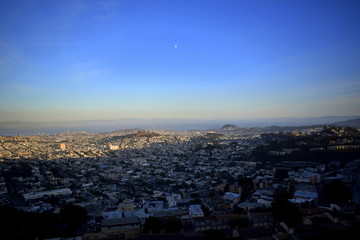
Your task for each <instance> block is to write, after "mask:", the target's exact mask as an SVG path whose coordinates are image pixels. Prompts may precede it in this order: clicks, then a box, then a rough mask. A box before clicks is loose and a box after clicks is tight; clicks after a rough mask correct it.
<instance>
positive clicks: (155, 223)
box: [144, 216, 161, 233]
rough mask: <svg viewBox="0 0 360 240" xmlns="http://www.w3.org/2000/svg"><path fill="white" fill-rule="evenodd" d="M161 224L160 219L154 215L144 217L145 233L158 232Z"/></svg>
mask: <svg viewBox="0 0 360 240" xmlns="http://www.w3.org/2000/svg"><path fill="white" fill-rule="evenodd" d="M160 230H161V225H160V221H159V219H158V218H156V217H152V216H151V217H149V218H148V219H146V221H145V224H144V232H145V233H160Z"/></svg>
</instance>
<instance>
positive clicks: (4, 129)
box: [0, 116, 360, 136]
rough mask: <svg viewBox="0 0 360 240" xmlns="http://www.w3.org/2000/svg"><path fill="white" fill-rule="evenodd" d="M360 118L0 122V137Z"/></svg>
mask: <svg viewBox="0 0 360 240" xmlns="http://www.w3.org/2000/svg"><path fill="white" fill-rule="evenodd" d="M355 118H356V119H357V118H360V116H324V117H319V118H270V119H217V120H214V119H116V120H88V121H64V122H21V121H20V122H0V136H1V135H2V136H14V135H18V134H20V135H38V134H48V135H52V134H58V133H65V132H69V131H70V132H89V133H90V132H94V133H101V132H111V131H116V130H124V129H152V130H161V129H162V130H171V131H187V130H212V129H220V128H222V127H223V126H224V125H225V124H233V125H236V126H238V127H242V128H248V127H270V126H280V127H287V126H289V127H296V126H313V125H325V124H333V123H334V122H340V121H345V120H350V119H355Z"/></svg>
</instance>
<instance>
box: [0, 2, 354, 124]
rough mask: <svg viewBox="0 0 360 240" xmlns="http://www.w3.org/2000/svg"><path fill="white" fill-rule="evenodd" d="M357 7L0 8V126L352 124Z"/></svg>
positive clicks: (163, 5) (170, 5)
mask: <svg viewBox="0 0 360 240" xmlns="http://www.w3.org/2000/svg"><path fill="white" fill-rule="evenodd" d="M359 13H360V1H357V0H354V1H350V0H336V1H332V0H323V1H320V0H218V1H211V0H203V1H199V0H189V1H187V0H177V1H170V0H163V1H157V0H142V1H140V0H118V1H116V0H79V1H77V0H61V1H60V0H58V1H55V0H54V1H49V0H43V1H41V0H38V1H37V0H0V121H12V120H18V121H58V120H60V121H62V120H91V119H120V118H145V119H147V118H166V119H172V118H186V119H192V118H194V119H195V118H197V119H224V118H231V119H242V118H265V117H266V118H268V117H317V116H326V115H360V14H359Z"/></svg>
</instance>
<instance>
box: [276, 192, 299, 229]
mask: <svg viewBox="0 0 360 240" xmlns="http://www.w3.org/2000/svg"><path fill="white" fill-rule="evenodd" d="M291 197H292V194H291V193H289V192H288V191H286V190H285V189H278V190H276V191H275V192H274V200H275V201H274V202H273V203H272V213H273V215H274V218H275V220H276V221H279V222H290V223H292V224H299V223H301V212H300V210H299V209H298V208H297V207H296V206H293V205H290V204H289V203H288V199H289V198H291Z"/></svg>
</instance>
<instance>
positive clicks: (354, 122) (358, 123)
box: [333, 118, 360, 128]
mask: <svg viewBox="0 0 360 240" xmlns="http://www.w3.org/2000/svg"><path fill="white" fill-rule="evenodd" d="M333 124H334V125H336V126H342V127H352V128H360V118H356V119H351V120H347V121H341V122H334V123H333Z"/></svg>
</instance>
